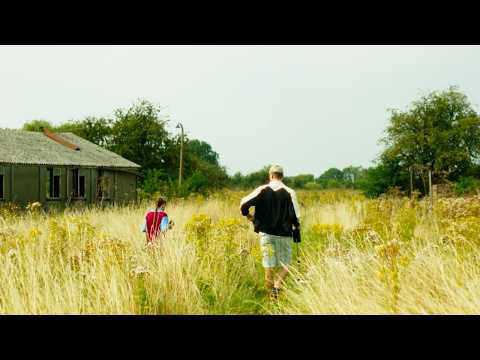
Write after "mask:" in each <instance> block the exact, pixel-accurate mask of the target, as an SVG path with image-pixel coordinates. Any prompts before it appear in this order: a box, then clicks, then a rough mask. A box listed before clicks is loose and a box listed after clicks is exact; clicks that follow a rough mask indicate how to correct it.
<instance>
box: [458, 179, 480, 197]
mask: <svg viewBox="0 0 480 360" xmlns="http://www.w3.org/2000/svg"><path fill="white" fill-rule="evenodd" d="M478 189H480V180H479V179H476V178H474V177H472V176H467V177H461V178H460V179H459V181H458V182H457V183H456V184H455V193H456V194H457V195H459V196H461V195H467V194H474V193H476V192H477V190H478Z"/></svg>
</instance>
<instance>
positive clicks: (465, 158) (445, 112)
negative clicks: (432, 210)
mask: <svg viewBox="0 0 480 360" xmlns="http://www.w3.org/2000/svg"><path fill="white" fill-rule="evenodd" d="M390 111H391V118H390V124H389V126H388V127H387V129H386V136H385V137H384V138H383V139H382V140H381V142H382V143H383V144H384V145H386V149H385V151H384V152H383V153H382V155H381V157H380V160H381V162H382V163H387V162H388V163H395V164H396V166H397V167H398V169H399V171H401V172H404V173H408V172H409V169H410V168H412V169H413V171H414V172H415V174H418V176H419V177H420V179H421V180H422V183H423V188H424V191H425V190H426V187H427V184H428V171H432V176H433V181H434V182H439V181H442V180H444V179H449V180H456V179H457V178H458V177H459V176H461V175H462V174H463V173H465V172H467V171H468V170H469V169H470V168H471V167H472V166H473V165H474V164H475V162H476V161H477V160H478V157H479V155H480V117H479V116H478V114H477V113H476V112H475V110H474V109H473V108H472V106H471V104H470V102H469V101H468V99H467V97H466V96H465V95H464V94H463V93H461V92H460V91H459V90H458V88H456V87H450V88H449V89H448V90H447V91H443V92H432V93H430V94H428V95H426V96H424V97H422V98H421V99H419V100H417V101H414V102H413V103H412V105H411V106H410V108H409V109H408V110H406V111H399V110H396V109H393V110H390ZM407 178H408V176H407Z"/></svg>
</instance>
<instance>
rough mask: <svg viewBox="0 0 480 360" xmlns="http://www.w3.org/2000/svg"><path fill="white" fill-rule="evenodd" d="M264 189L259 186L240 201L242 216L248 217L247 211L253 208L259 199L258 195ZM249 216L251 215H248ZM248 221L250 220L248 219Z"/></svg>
mask: <svg viewBox="0 0 480 360" xmlns="http://www.w3.org/2000/svg"><path fill="white" fill-rule="evenodd" d="M264 188H265V186H260V187H258V188H256V189H255V190H254V191H252V192H251V193H250V194H248V195H247V196H245V197H244V198H243V199H242V200H241V201H240V212H241V213H242V215H243V216H247V217H249V215H250V214H249V212H248V211H249V210H250V208H251V207H252V206H255V205H256V203H257V200H258V198H259V195H260V193H261V192H262V190H263V189H264ZM250 216H251V215H250ZM249 220H251V219H250V218H249Z"/></svg>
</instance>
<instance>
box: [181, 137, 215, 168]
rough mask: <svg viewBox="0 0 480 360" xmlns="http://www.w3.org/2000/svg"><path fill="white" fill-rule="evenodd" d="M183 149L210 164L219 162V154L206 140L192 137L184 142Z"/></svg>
mask: <svg viewBox="0 0 480 360" xmlns="http://www.w3.org/2000/svg"><path fill="white" fill-rule="evenodd" d="M185 150H186V152H188V153H189V154H193V155H195V156H196V157H197V158H198V159H201V160H203V161H206V162H207V163H209V164H212V165H218V164H219V162H218V161H219V158H220V156H219V155H218V153H217V152H216V151H214V150H213V148H212V146H211V145H210V144H209V143H207V142H206V141H202V140H197V139H192V140H189V141H187V143H186V144H185Z"/></svg>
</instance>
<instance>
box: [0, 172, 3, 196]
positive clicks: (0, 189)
mask: <svg viewBox="0 0 480 360" xmlns="http://www.w3.org/2000/svg"><path fill="white" fill-rule="evenodd" d="M3 197H4V193H3V174H0V199H3Z"/></svg>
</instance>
